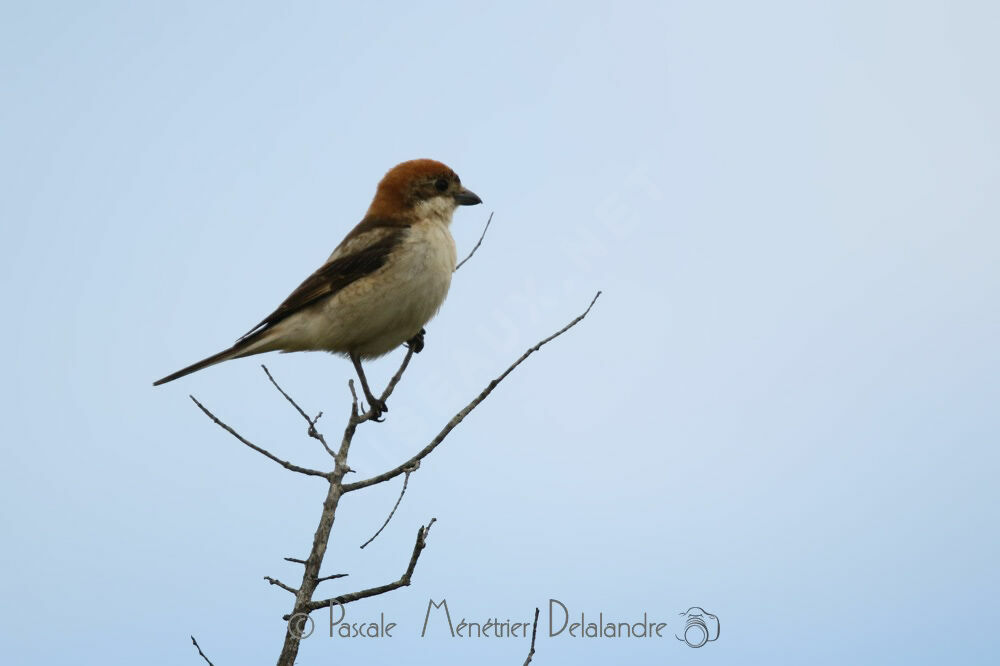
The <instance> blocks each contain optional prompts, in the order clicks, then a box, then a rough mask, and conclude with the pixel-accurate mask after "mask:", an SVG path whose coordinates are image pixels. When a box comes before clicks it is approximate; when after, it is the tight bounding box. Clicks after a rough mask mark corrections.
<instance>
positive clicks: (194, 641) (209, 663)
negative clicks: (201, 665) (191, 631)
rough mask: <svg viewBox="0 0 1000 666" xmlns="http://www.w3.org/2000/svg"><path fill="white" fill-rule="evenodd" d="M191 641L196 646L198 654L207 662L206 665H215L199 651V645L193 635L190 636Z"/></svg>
mask: <svg viewBox="0 0 1000 666" xmlns="http://www.w3.org/2000/svg"><path fill="white" fill-rule="evenodd" d="M191 642H192V643H194V646H195V647H196V648H198V654H200V655H201V658H202V659H204V660H205V661H207V662H208V666H215V664H213V663H212V662H211V661H209V659H208V657H206V656H205V653H204V652H202V651H201V646H200V645H198V641H196V640H195V639H194V636H192V637H191Z"/></svg>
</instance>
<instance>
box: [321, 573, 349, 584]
mask: <svg viewBox="0 0 1000 666" xmlns="http://www.w3.org/2000/svg"><path fill="white" fill-rule="evenodd" d="M348 575H350V574H333V575H332V576H323V577H322V578H317V579H316V584H317V585H319V584H320V583H322V582H323V581H324V580H333V579H334V578H344V577H345V576H348Z"/></svg>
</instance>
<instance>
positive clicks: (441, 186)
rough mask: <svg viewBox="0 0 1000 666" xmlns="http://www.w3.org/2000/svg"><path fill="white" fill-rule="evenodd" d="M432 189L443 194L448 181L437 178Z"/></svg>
mask: <svg viewBox="0 0 1000 666" xmlns="http://www.w3.org/2000/svg"><path fill="white" fill-rule="evenodd" d="M434 189H436V190H437V191H438V192H444V191H445V190H447V189H448V181H447V180H445V179H444V178H438V179H437V180H436V181H434Z"/></svg>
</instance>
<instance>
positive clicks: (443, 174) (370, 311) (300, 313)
mask: <svg viewBox="0 0 1000 666" xmlns="http://www.w3.org/2000/svg"><path fill="white" fill-rule="evenodd" d="M480 203H482V199H480V198H479V196H478V195H477V194H475V193H474V192H472V191H471V190H469V189H467V188H466V187H464V186H463V185H462V181H461V180H460V179H459V177H458V175H457V174H456V173H455V172H454V171H453V170H452V169H451V168H449V167H448V166H446V165H445V164H443V163H441V162H438V161H436V160H431V159H416V160H409V161H406V162H402V163H400V164H397V165H396V166H394V167H392V168H391V169H389V171H388V172H387V173H386V174H385V176H384V177H383V178H382V180H381V181H379V183H378V187H377V188H376V190H375V196H374V198H373V199H372V202H371V205H370V206H369V207H368V211H367V213H366V214H365V216H364V217H363V218H362V219H361V221H360V222H359V223H358V224H357V225H356V226H355V227H354V228H353V229H352V230H351V231H350V232H349V233H348V234H347V235H346V236H345V237H344V239H343V240H342V241H341V242H340V244H339V245H337V247H336V248H335V249H334V251H333V253H332V254H330V257H329V258H328V259H327V260H326V262H325V263H324V264H323V265H322V266H320V267H319V268H318V269H317V270H316V271H315V272H314V273H313V274H312V275H310V276H309V277H307V278H306V279H305V280H304V281H303V282H302V284H300V285H299V286H298V287H297V288H296V289H295V290H294V291H293V292H292V293H291V294H290V295H289V296H288V298H286V299H285V300H284V301H282V303H281V304H280V305H279V306H278V307H277V309H275V310H274V312H272V313H271V314H269V315H268V316H266V317H264V318H263V319H262V320H261V321H260V322H259V323H258V324H257V325H256V326H254V327H253V328H252V329H250V330H249V331H248V332H247V333H246V334H244V335H243V336H242V337H240V338H239V339H238V340H236V342H235V343H234V344H233V346H232V347H230V348H229V349H225V350H223V351H221V352H219V353H217V354H213V355H212V356H209V357H208V358H205V359H203V360H201V361H198V362H197V363H193V364H191V365H189V366H187V367H186V368H183V369H181V370H178V371H177V372H174V373H172V374H170V375H167V376H166V377H163V378H162V379H158V380H157V381H155V382H153V386H159V385H161V384H166V383H167V382H172V381H174V380H175V379H180V378H181V377H184V376H185V375H189V374H191V373H192V372H197V371H198V370H202V369H204V368H207V367H209V366H212V365H215V364H217V363H222V362H223V361H228V360H230V359H234V358H243V357H246V356H252V355H255V354H263V353H265V352H271V351H279V352H296V351H325V352H331V353H334V354H339V355H341V356H345V357H347V358H349V359H350V360H351V362H352V363H353V365H354V369H355V370H356V372H357V373H358V378H359V379H360V380H361V387H362V390H363V391H364V395H365V398H366V399H367V401H368V404H369V409H371V410H372V411H373V412H374V416H375V418H378V417H379V416H381V415H382V413H383V412H386V411H388V407H387V406H386V405H385V402H384V401H382V400H381V399H379V398H376V397H375V395H374V394H373V393H372V391H371V388H369V386H368V380H367V378H366V377H365V372H364V368H363V367H362V365H361V362H362V361H363V360H371V359H375V358H378V357H380V356H384V355H385V354H388V353H389V352H391V351H392V350H393V349H396V348H397V347H399V346H400V345H402V344H404V343H406V344H408V345H409V346H410V347H411V348H412V349H413V351H415V352H419V351H420V350H421V349H422V348H423V345H424V333H425V329H424V326H425V325H426V324H427V322H429V321H430V320H431V318H433V317H434V315H435V314H437V312H438V310H439V309H440V307H441V305H442V303H444V300H445V297H446V296H447V295H448V289H449V287H450V286H451V277H452V273H454V271H455V261H456V254H455V240H454V238H452V235H451V230H450V228H449V227H450V225H451V222H452V216H453V215H454V213H455V210H456V209H457V208H458V207H459V206H474V205H476V204H480Z"/></svg>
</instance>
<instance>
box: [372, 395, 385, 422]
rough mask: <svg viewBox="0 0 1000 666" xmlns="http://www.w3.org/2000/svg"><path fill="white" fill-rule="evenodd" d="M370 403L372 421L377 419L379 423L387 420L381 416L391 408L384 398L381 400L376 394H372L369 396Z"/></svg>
mask: <svg viewBox="0 0 1000 666" xmlns="http://www.w3.org/2000/svg"><path fill="white" fill-rule="evenodd" d="M368 405H369V407H368V409H369V411H371V412H372V421H375V422H377V423H381V422H382V421H385V419H382V418H379V417H380V416H382V415H383V414H385V413H386V412H388V411H389V408H388V407H387V406H386V404H385V401H384V400H379V399H378V398H376V397H375V396H373V395H370V396H368Z"/></svg>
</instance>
